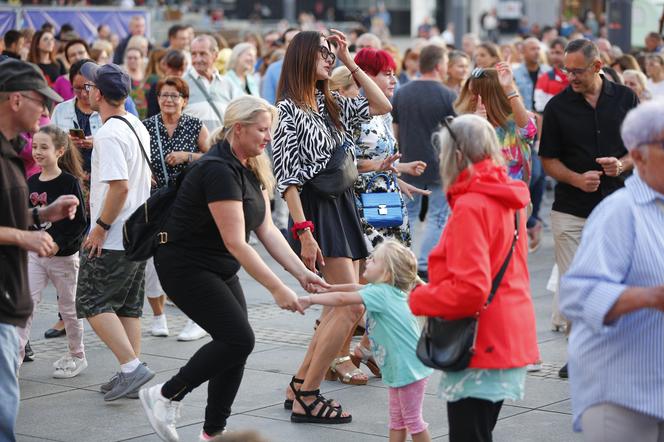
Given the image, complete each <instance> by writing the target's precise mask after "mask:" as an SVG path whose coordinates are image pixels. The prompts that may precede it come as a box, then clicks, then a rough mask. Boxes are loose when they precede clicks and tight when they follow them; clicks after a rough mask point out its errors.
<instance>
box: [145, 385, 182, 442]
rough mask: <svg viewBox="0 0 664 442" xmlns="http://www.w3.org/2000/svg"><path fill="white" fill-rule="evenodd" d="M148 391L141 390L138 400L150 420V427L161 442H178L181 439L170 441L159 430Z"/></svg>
mask: <svg viewBox="0 0 664 442" xmlns="http://www.w3.org/2000/svg"><path fill="white" fill-rule="evenodd" d="M148 394H149V393H148V389H147V388H143V389H141V390H139V392H138V398H139V399H140V400H141V405H142V406H143V411H145V415H146V416H147V418H148V422H150V426H151V427H152V429H153V430H154V432H155V433H157V436H158V437H159V439H161V440H165V441H167V442H177V441H178V440H179V439H169V438H168V437H167V436H166V435H165V434H162V433H161V432H160V431H159V429H158V428H157V425H156V422H155V420H154V414H153V413H152V408H150V404H149V403H148V399H149V398H148Z"/></svg>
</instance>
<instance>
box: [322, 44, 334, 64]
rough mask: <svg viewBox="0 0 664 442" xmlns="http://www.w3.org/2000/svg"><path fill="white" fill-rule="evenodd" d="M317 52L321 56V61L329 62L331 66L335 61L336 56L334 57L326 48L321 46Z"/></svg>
mask: <svg viewBox="0 0 664 442" xmlns="http://www.w3.org/2000/svg"><path fill="white" fill-rule="evenodd" d="M318 50H319V51H320V55H322V56H323V60H330V63H332V64H334V62H335V61H336V60H337V56H336V55H334V53H333V52H332V51H331V50H330V48H328V47H327V46H323V45H321V46H320V48H319V49H318Z"/></svg>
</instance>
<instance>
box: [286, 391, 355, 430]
mask: <svg viewBox="0 0 664 442" xmlns="http://www.w3.org/2000/svg"><path fill="white" fill-rule="evenodd" d="M308 396H315V397H316V399H315V400H314V401H313V402H312V403H311V404H309V405H307V404H306V403H305V402H304V401H303V400H302V398H303V397H308ZM295 400H296V401H297V402H298V403H299V404H300V405H302V408H304V412H305V414H301V413H291V418H290V419H291V422H293V423H296V424H300V423H308V424H347V423H350V422H351V421H352V420H353V416H351V415H348V416H341V413H342V409H341V406H339V408H335V407H333V406H332V405H331V404H330V401H329V400H328V399H325V397H323V395H322V394H320V390H313V391H302V390H299V391H296V392H295ZM318 404H322V405H321V407H320V410H318V413H316V414H315V415H314V414H313V411H314V410H315V409H316V407H317V406H318Z"/></svg>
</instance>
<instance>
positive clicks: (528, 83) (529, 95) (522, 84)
mask: <svg viewBox="0 0 664 442" xmlns="http://www.w3.org/2000/svg"><path fill="white" fill-rule="evenodd" d="M550 70H551V68H550V67H549V66H547V65H545V64H543V65H540V67H539V71H538V72H537V76H538V77H539V76H540V75H542V74H543V73H544V72H549V71H550ZM513 75H514V83H516V87H517V89H519V93H520V94H521V97H522V98H523V105H524V106H525V107H526V109H527V110H529V111H532V110H533V97H534V94H535V84H534V83H533V79H532V78H531V77H530V73H529V72H528V68H527V67H526V64H525V63H521V64H520V65H518V66H517V67H516V68H514V73H513Z"/></svg>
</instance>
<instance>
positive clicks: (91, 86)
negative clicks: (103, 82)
mask: <svg viewBox="0 0 664 442" xmlns="http://www.w3.org/2000/svg"><path fill="white" fill-rule="evenodd" d="M93 87H94V88H96V87H97V86H95V85H94V84H92V83H85V84H84V85H83V89H85V92H90V91H91V90H92V88H93Z"/></svg>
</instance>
